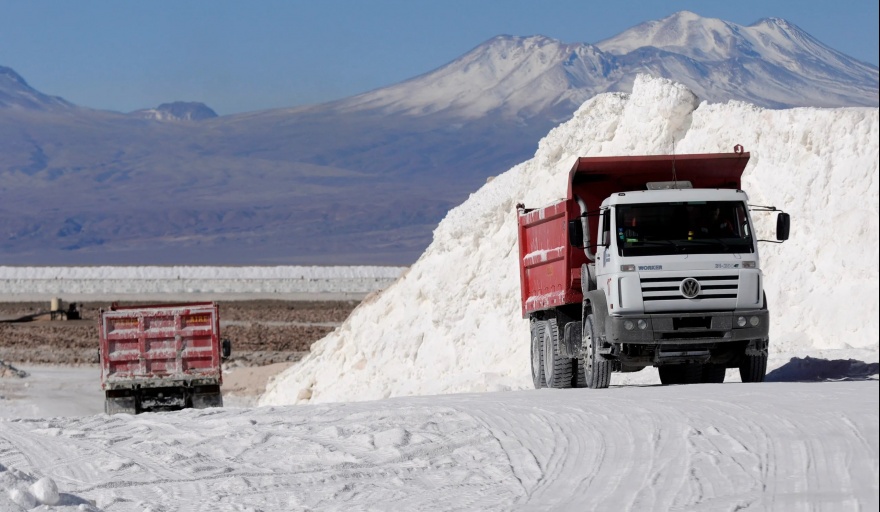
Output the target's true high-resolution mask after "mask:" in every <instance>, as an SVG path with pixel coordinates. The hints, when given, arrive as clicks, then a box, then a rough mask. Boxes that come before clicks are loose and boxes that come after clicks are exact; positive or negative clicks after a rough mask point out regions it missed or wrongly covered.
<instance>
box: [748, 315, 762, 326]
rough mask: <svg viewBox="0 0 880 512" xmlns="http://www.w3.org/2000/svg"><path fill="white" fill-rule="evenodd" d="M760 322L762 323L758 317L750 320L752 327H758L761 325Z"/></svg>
mask: <svg viewBox="0 0 880 512" xmlns="http://www.w3.org/2000/svg"><path fill="white" fill-rule="evenodd" d="M760 322H761V321H760V320H759V319H758V317H756V316H753V317H751V318H749V324H750V325H751V326H752V327H757V326H758V324H759V323H760Z"/></svg>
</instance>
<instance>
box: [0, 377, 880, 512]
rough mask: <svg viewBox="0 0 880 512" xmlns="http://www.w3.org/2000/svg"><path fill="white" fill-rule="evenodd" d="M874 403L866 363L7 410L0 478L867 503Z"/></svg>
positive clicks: (93, 499)
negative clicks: (457, 389) (73, 410)
mask: <svg viewBox="0 0 880 512" xmlns="http://www.w3.org/2000/svg"><path fill="white" fill-rule="evenodd" d="M878 403H880V401H878V383H877V381H876V380H868V381H856V382H852V381H850V382H822V383H794V382H786V383H761V384H741V383H727V384H717V385H713V384H706V385H690V386H665V387H663V386H627V387H615V386H613V387H612V388H610V389H607V390H585V389H577V390H574V389H573V390H550V389H545V390H528V391H509V392H497V393H475V394H457V395H438V396H421V397H402V398H392V399H388V400H380V401H371V402H353V403H332V404H320V405H300V406H271V407H260V408H224V409H206V410H185V411H180V412H174V413H150V414H142V415H138V416H130V415H116V416H112V417H109V416H106V415H103V414H100V415H95V416H86V417H67V418H62V417H57V418H41V419H17V420H9V419H7V420H2V421H0V484H4V483H6V485H7V487H9V486H10V482H11V483H12V485H15V483H16V482H17V483H18V485H19V486H22V485H24V484H27V483H30V482H36V481H37V479H39V478H41V477H50V478H51V479H53V480H54V482H56V484H57V487H58V490H59V493H60V494H59V496H60V501H59V502H58V505H57V506H56V507H52V508H51V510H65V509H67V510H105V511H138V512H143V511H173V510H174V511H176V510H179V511H227V510H229V511H248V510H252V511H257V510H259V511H288V510H315V509H316V510H390V509H396V510H634V511H635V510H638V511H642V510H785V511H790V510H835V511H839V510H877V507H878ZM4 475H5V476H4ZM4 478H5V479H4ZM16 478H18V480H16ZM0 487H3V485H0ZM8 494H9V493H2V494H0V509H2V510H4V511H5V510H13V511H15V510H18V509H16V508H14V507H16V505H15V503H14V502H13V501H11V500H10V499H9V498H8ZM4 500H6V501H4ZM20 510H24V509H20Z"/></svg>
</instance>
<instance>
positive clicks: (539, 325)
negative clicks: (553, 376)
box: [529, 318, 545, 389]
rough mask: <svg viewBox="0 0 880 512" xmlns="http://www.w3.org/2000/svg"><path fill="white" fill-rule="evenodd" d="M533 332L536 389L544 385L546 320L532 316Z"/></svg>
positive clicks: (533, 379)
mask: <svg viewBox="0 0 880 512" xmlns="http://www.w3.org/2000/svg"><path fill="white" fill-rule="evenodd" d="M529 327H530V329H529V330H530V331H531V334H532V384H533V385H534V386H535V389H541V388H543V387H545V386H544V382H545V381H544V322H542V321H540V320H537V319H535V318H532V321H531V322H530V325H529Z"/></svg>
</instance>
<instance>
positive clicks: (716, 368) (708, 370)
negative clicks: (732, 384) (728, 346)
mask: <svg viewBox="0 0 880 512" xmlns="http://www.w3.org/2000/svg"><path fill="white" fill-rule="evenodd" d="M725 373H727V368H726V367H725V366H724V365H720V364H704V365H703V375H702V378H701V379H700V382H702V383H703V384H721V383H723V382H724V374H725Z"/></svg>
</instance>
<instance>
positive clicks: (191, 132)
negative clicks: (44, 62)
mask: <svg viewBox="0 0 880 512" xmlns="http://www.w3.org/2000/svg"><path fill="white" fill-rule="evenodd" d="M640 73H645V74H650V75H654V76H659V77H664V78H669V79H673V80H675V81H676V82H679V83H682V84H684V85H685V86H687V87H688V88H689V89H690V90H691V91H693V92H695V93H696V94H697V96H698V97H699V98H700V99H702V100H707V101H709V102H720V103H726V102H728V101H729V100H741V101H747V102H750V103H753V104H755V105H758V106H763V107H770V108H783V107H795V106H804V107H810V106H812V107H817V106H818V107H844V106H872V107H877V106H878V103H880V100H878V68H877V67H876V66H871V65H868V64H865V63H862V62H859V61H856V60H854V59H851V58H849V57H847V56H846V55H843V54H841V53H839V52H836V51H835V50H833V49H831V48H828V47H827V46H825V45H823V44H822V43H820V42H819V41H816V40H815V39H814V38H812V37H810V36H809V35H808V34H806V33H804V32H803V31H802V30H800V29H798V28H797V27H795V26H794V25H791V24H790V23H787V22H785V21H783V20H779V19H766V20H761V21H759V22H757V23H755V24H753V25H750V26H740V25H736V24H733V23H728V22H725V21H722V20H717V19H710V18H701V17H699V16H697V15H696V14H693V13H689V12H681V13H677V14H674V15H672V16H669V17H667V18H664V19H662V20H658V21H652V22H648V23H644V24H641V25H639V26H636V27H634V28H632V29H630V30H627V31H625V32H623V33H621V34H619V35H617V36H615V37H612V38H610V39H607V40H605V41H600V42H598V43H595V44H586V43H582V42H576V43H564V42H561V41H557V40H554V39H551V38H548V37H544V36H529V37H517V36H509V35H504V36H497V37H494V38H492V39H490V40H488V41H486V42H485V43H483V44H481V45H479V46H478V47H476V48H474V49H473V50H472V51H470V52H468V53H466V54H465V55H463V56H461V57H460V58H458V59H456V60H454V61H452V62H450V63H448V64H446V65H443V66H441V67H439V68H437V69H435V70H433V71H430V72H427V73H425V74H423V75H420V76H417V77H414V78H412V79H410V80H407V81H404V82H401V83H399V84H395V85H392V86H390V87H386V88H382V89H378V90H374V91H369V92H366V93H364V94H360V95H357V96H353V97H350V98H346V99H342V100H338V101H334V102H329V103H325V104H320V105H311V106H302V107H296V108H282V109H273V110H266V111H260V112H253V113H246V114H239V115H235V116H223V117H215V114H214V112H213V111H211V110H210V109H209V108H208V107H206V106H204V105H202V104H198V103H169V104H164V105H161V106H160V107H159V108H156V109H150V110H146V111H139V112H134V113H129V114H123V113H116V112H108V111H99V110H93V109H88V108H83V107H77V106H74V105H71V104H70V103H68V102H66V101H64V100H62V99H60V98H54V97H51V96H47V95H44V94H42V93H40V92H38V91H36V90H34V89H32V88H31V87H29V86H28V85H27V83H26V82H25V81H24V80H23V79H22V78H21V77H20V76H18V75H17V74H16V73H15V72H14V71H12V70H11V69H9V68H0V133H3V137H0V226H4V228H5V230H4V231H2V232H0V263H22V264H25V263H30V264H34V263H40V264H74V263H87V264H98V263H125V264H182V263H205V264H243V263H250V264H256V263H267V264H268V263H284V264H314V263H321V264H394V265H398V264H409V263H411V262H412V261H414V259H415V258H417V257H418V256H419V254H421V252H422V251H423V250H424V248H425V247H426V246H427V244H428V242H430V237H431V231H432V230H433V229H434V227H436V225H437V222H439V221H440V219H441V218H443V216H444V215H445V214H446V212H447V211H448V210H449V209H450V208H451V207H452V206H454V205H456V204H459V203H460V202H461V201H462V200H464V199H465V198H467V197H468V194H470V193H472V192H473V191H474V190H476V189H477V188H479V187H480V186H481V185H482V184H483V183H485V181H486V179H487V178H488V177H490V176H495V175H497V174H499V173H501V172H503V171H504V170H506V169H509V168H510V167H511V166H512V165H514V164H516V163H518V162H522V161H525V160H527V159H529V158H531V157H532V156H533V155H534V153H535V150H536V148H537V144H538V140H539V139H540V138H541V137H543V136H544V135H546V134H547V132H548V131H549V130H550V129H551V128H553V127H555V126H557V125H559V124H560V123H562V122H564V121H566V120H567V119H570V118H571V116H572V114H573V113H574V112H575V110H576V109H577V108H578V107H579V106H580V105H581V104H582V103H583V102H584V101H585V100H587V99H588V98H591V97H593V96H595V95H596V94H598V93H603V92H610V91H623V92H629V91H630V90H631V88H632V84H633V82H634V81H635V78H636V76H637V75H639V74H640ZM182 120H198V122H178V121H182ZM168 121H172V122H168ZM304 240H307V241H308V243H304V242H303V241H304Z"/></svg>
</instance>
